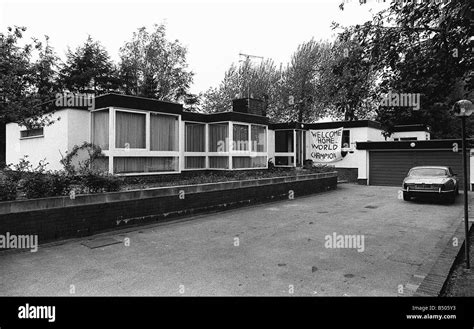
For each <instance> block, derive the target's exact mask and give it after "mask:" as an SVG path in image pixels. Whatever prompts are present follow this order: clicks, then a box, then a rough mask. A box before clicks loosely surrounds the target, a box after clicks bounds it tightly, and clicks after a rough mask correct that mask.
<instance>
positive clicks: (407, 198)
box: [403, 192, 411, 201]
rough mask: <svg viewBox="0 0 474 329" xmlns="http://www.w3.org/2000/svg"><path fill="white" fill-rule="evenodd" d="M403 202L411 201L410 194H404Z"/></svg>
mask: <svg viewBox="0 0 474 329" xmlns="http://www.w3.org/2000/svg"><path fill="white" fill-rule="evenodd" d="M403 200H405V201H410V200H411V196H410V194H409V193H408V192H403Z"/></svg>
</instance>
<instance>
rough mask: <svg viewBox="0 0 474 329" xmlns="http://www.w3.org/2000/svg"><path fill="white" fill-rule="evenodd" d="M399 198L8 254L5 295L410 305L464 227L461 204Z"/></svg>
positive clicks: (340, 197) (283, 207)
mask: <svg viewBox="0 0 474 329" xmlns="http://www.w3.org/2000/svg"><path fill="white" fill-rule="evenodd" d="M397 191H398V188H397V187H380V186H358V185H352V184H341V185H339V186H338V189H337V190H335V191H331V192H327V193H322V194H316V195H312V196H307V197H301V198H298V196H295V199H294V200H286V201H279V202H273V203H267V204H263V205H257V206H251V207H246V208H240V209H236V210H231V211H227V212H220V213H215V214H208V215H203V216H198V217H194V218H192V220H186V221H179V222H174V223H168V224H161V225H151V226H147V227H141V228H134V229H133V230H130V231H128V232H124V231H121V232H110V233H106V234H103V235H100V236H95V237H93V238H96V239H97V238H99V239H103V238H109V240H110V238H113V239H116V240H118V241H124V242H125V243H119V244H113V245H109V246H105V247H99V248H95V249H90V248H89V247H86V246H84V245H82V244H81V243H82V242H84V241H85V240H87V239H83V240H70V241H66V242H64V243H62V244H52V245H46V246H40V248H39V250H38V251H37V252H36V253H32V252H18V251H14V252H9V251H7V252H2V253H0V277H1V281H0V295H7V296H8V295H26V296H37V295H47V296H58V295H62V296H68V295H81V296H82V295H93V296H99V295H100V296H116V295H119V296H130V295H138V296H145V295H146V296H148V295H171V296H179V295H185V296H189V295H200V296H209V295H212V296H215V295H232V296H236V295H246V296H248V295H252V296H253V295H258V296H263V295H265V296H275V295H281V296H290V295H304V296H343V295H348V296H354V295H358V296H397V295H400V294H402V295H411V294H412V293H413V290H414V289H416V287H413V286H412V285H410V284H409V282H410V281H411V280H412V279H413V277H414V276H418V277H421V276H423V275H426V273H427V272H428V271H429V269H430V268H431V266H432V264H433V263H434V261H435V260H436V258H437V256H438V255H439V254H440V253H441V249H442V247H443V245H445V244H446V241H447V240H446V239H448V240H449V238H450V237H451V235H452V234H453V232H454V231H455V230H456V228H457V226H458V225H459V224H460V219H461V212H462V206H461V197H459V198H458V200H457V201H456V203H455V204H454V205H446V204H436V203H429V202H424V203H419V202H405V201H403V200H399V199H398V198H397V196H398V193H397ZM339 235H341V236H344V235H352V236H354V237H357V238H359V240H358V241H359V242H362V238H363V242H364V245H363V248H360V247H361V246H362V245H361V244H360V245H359V248H353V247H354V245H352V247H350V245H348V244H347V242H346V244H344V245H339V247H341V246H342V247H343V248H338V247H337V246H338V245H336V244H331V245H329V244H328V243H329V242H328V241H329V238H328V236H330V237H331V238H332V237H334V236H335V237H336V240H339V238H338V236H339ZM88 239H91V237H88ZM354 241H355V240H354ZM348 246H349V247H348ZM328 247H334V248H328ZM400 287H403V290H402V291H400Z"/></svg>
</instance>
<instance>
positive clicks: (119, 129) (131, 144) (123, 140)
mask: <svg viewBox="0 0 474 329" xmlns="http://www.w3.org/2000/svg"><path fill="white" fill-rule="evenodd" d="M115 113H116V114H115V122H116V123H115V147H116V148H131V149H144V148H146V115H145V114H141V113H131V112H123V111H116V112H115Z"/></svg>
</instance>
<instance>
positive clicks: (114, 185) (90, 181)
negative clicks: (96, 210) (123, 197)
mask: <svg viewBox="0 0 474 329" xmlns="http://www.w3.org/2000/svg"><path fill="white" fill-rule="evenodd" d="M80 183H81V185H82V187H83V188H85V192H86V193H101V192H114V191H119V190H120V188H121V186H122V179H121V178H119V177H117V176H114V175H110V174H105V173H102V172H97V171H94V170H88V171H85V172H83V173H82V174H81V175H80Z"/></svg>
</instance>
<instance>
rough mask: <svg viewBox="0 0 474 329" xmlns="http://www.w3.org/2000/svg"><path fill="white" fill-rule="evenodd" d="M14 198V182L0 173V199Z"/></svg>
mask: <svg viewBox="0 0 474 329" xmlns="http://www.w3.org/2000/svg"><path fill="white" fill-rule="evenodd" d="M15 199H16V182H15V181H14V180H12V179H11V178H10V177H8V176H6V175H3V174H1V173H0V201H11V200H15Z"/></svg>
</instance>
